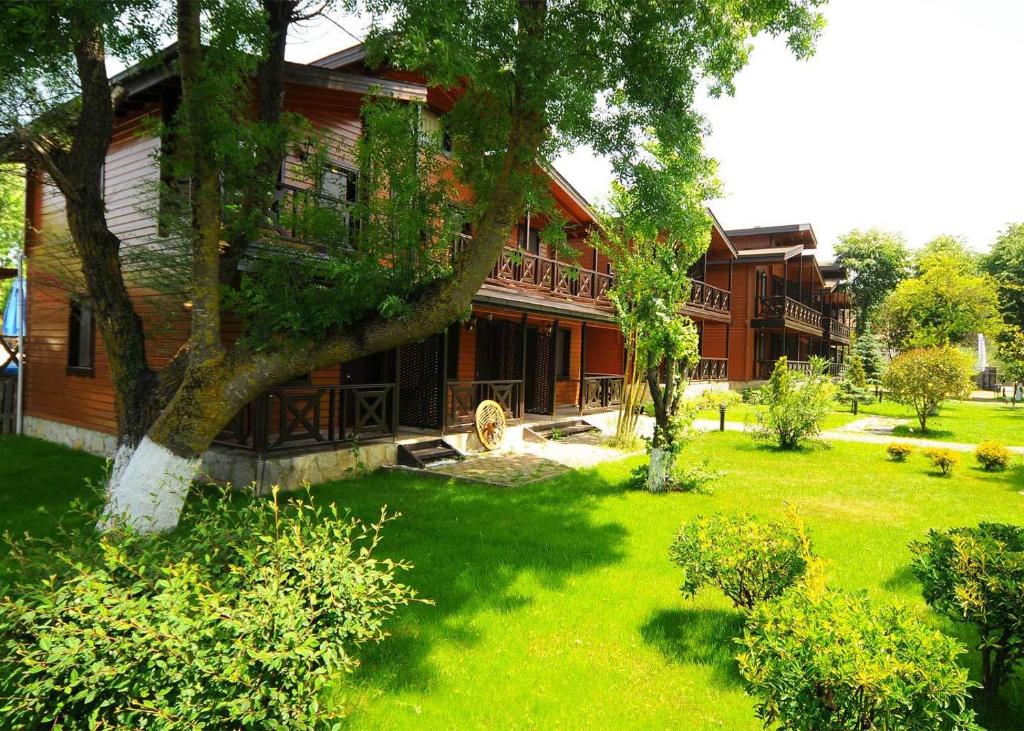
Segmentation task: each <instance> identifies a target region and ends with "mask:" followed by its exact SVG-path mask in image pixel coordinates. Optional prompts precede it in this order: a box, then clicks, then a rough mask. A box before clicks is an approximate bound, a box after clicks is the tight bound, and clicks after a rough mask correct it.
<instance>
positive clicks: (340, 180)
mask: <svg viewBox="0 0 1024 731" xmlns="http://www.w3.org/2000/svg"><path fill="white" fill-rule="evenodd" d="M356 177H357V176H356V174H355V173H354V172H352V171H351V170H346V169H345V168H343V167H340V166H338V165H331V166H329V167H328V168H327V169H326V170H325V171H324V176H323V181H322V183H321V191H322V193H323V195H324V196H326V197H327V198H331V199H332V200H335V201H338V202H342V203H349V204H352V203H355V202H356Z"/></svg>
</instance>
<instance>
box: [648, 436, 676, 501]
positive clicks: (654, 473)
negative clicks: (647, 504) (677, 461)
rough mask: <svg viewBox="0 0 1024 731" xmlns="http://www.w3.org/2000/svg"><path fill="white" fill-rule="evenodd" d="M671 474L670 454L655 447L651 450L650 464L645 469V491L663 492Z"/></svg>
mask: <svg viewBox="0 0 1024 731" xmlns="http://www.w3.org/2000/svg"><path fill="white" fill-rule="evenodd" d="M671 474H672V452H670V451H668V450H665V449H659V448H658V447H655V448H653V449H652V450H651V464H650V466H649V467H648V468H647V489H648V490H649V491H650V492H664V491H665V490H666V488H667V484H668V480H669V477H670V476H671Z"/></svg>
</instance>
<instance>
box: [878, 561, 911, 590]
mask: <svg viewBox="0 0 1024 731" xmlns="http://www.w3.org/2000/svg"><path fill="white" fill-rule="evenodd" d="M919 586H920V585H919V584H918V581H917V577H916V576H914V570H913V569H912V568H911V566H910V564H905V565H903V566H900V567H899V568H898V569H896V570H895V571H894V572H893V574H892V576H890V577H889V578H888V579H886V580H885V581H883V582H882V588H883V589H886V590H888V591H892V592H901V591H907V590H910V589H915V588H916V587H919Z"/></svg>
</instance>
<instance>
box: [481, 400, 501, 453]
mask: <svg viewBox="0 0 1024 731" xmlns="http://www.w3.org/2000/svg"><path fill="white" fill-rule="evenodd" d="M505 427H506V422H505V410H504V409H503V408H501V404H499V403H498V402H497V401H490V400H488V401H481V402H480V405H479V406H477V407H476V435H477V436H478V437H480V443H481V444H483V445H484V449H487V450H493V449H497V448H498V447H500V446H501V442H502V440H504V439H505Z"/></svg>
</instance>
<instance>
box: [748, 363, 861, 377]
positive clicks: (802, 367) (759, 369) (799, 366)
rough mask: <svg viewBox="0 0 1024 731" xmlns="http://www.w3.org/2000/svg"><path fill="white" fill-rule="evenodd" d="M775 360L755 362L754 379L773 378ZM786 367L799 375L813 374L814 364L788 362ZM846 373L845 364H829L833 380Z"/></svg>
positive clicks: (829, 371)
mask: <svg viewBox="0 0 1024 731" xmlns="http://www.w3.org/2000/svg"><path fill="white" fill-rule="evenodd" d="M775 363H776V361H774V360H758V361H754V378H755V379H756V380H767V379H769V378H771V376H772V371H774V370H775ZM786 365H788V366H789V370H791V371H797V372H798V373H805V374H807V375H810V374H811V371H812V364H811V362H810V361H809V360H787V361H786ZM844 373H846V364H845V363H834V362H831V361H830V362H829V364H828V374H829V375H830V376H832V377H833V378H842V376H843V374H844Z"/></svg>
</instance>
